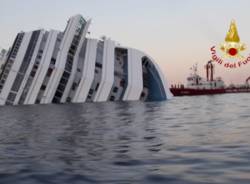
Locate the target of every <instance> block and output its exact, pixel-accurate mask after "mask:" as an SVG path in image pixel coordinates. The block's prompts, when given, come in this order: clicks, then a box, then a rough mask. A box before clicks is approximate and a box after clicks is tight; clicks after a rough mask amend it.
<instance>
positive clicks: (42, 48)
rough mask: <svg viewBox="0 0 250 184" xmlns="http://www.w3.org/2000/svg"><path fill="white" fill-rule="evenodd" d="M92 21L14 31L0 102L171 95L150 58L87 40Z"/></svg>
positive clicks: (77, 20) (0, 84)
mask: <svg viewBox="0 0 250 184" xmlns="http://www.w3.org/2000/svg"><path fill="white" fill-rule="evenodd" d="M90 22H91V20H85V19H84V18H83V17H82V16H81V15H76V16H73V17H71V18H70V19H69V21H68V23H67V26H66V28H65V30H64V31H63V32H61V31H57V30H50V31H46V30H43V29H42V30H35V31H31V32H20V33H18V34H17V36H16V38H15V41H14V43H13V45H12V47H11V49H10V51H9V52H8V55H7V57H6V61H5V62H4V65H3V66H2V71H1V73H0V105H17V104H48V103H66V102H68V103H70V102H71V103H81V102H104V101H130V100H142V101H161V100H167V99H169V98H170V97H171V93H170V91H169V87H168V84H167V81H166V80H165V78H164V75H163V73H162V72H161V70H160V69H159V67H158V65H157V64H156V63H155V62H154V61H153V59H152V58H151V57H149V56H148V55H146V54H145V53H143V52H141V51H139V50H136V49H132V48H127V47H122V46H120V45H119V44H117V43H116V42H114V41H112V40H111V39H107V38H103V39H100V40H99V39H92V38H88V37H87V35H88V28H89V26H90Z"/></svg>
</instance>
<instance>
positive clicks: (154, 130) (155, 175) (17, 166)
mask: <svg viewBox="0 0 250 184" xmlns="http://www.w3.org/2000/svg"><path fill="white" fill-rule="evenodd" d="M0 183H1V184H15V183H18V184H19V183H20V184H54V183H58V184H64V183H66V184H78V183H79V184H82V183H90V184H92V183H105V184H112V183H114V184H137V183H143V184H148V183H164V184H165V183H168V184H182V183H183V184H198V183H202V184H210V183H215V184H216V183H218V184H221V183H223V184H224V183H226V184H235V183H239V184H244V183H250V95H249V94H226V95H215V96H199V97H179V98H173V99H172V100H169V101H166V102H150V103H143V102H123V103H95V104H91V103H86V104H64V105H32V106H15V107H11V106H6V107H0Z"/></svg>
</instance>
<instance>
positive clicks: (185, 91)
mask: <svg viewBox="0 0 250 184" xmlns="http://www.w3.org/2000/svg"><path fill="white" fill-rule="evenodd" d="M170 91H171V92H172V93H173V95H174V96H195V95H216V94H224V93H250V89H249V88H233V89H190V88H170Z"/></svg>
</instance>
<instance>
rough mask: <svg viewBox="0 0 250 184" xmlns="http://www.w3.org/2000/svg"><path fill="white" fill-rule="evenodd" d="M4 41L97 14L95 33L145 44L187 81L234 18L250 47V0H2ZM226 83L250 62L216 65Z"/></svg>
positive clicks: (247, 70)
mask: <svg viewBox="0 0 250 184" xmlns="http://www.w3.org/2000/svg"><path fill="white" fill-rule="evenodd" d="M0 3H1V5H0V47H3V48H9V47H10V46H11V45H12V43H13V40H14V38H15V36H16V34H17V33H18V32H20V31H32V30H35V29H40V28H44V29H47V30H50V29H56V30H61V31H63V30H64V28H65V26H66V24H67V20H68V19H69V17H71V16H73V15H75V14H81V15H83V17H84V18H86V19H90V18H91V19H92V24H91V27H90V37H93V38H100V37H101V36H102V35H105V36H107V37H110V38H111V39H113V40H115V41H117V42H118V43H120V44H121V45H124V46H129V47H133V48H137V49H139V50H142V51H143V52H145V53H147V54H148V55H150V56H151V57H152V58H153V59H154V60H155V62H156V63H157V64H158V65H159V66H160V68H161V69H162V71H163V73H164V75H165V77H166V78H167V80H168V81H169V83H170V84H174V83H185V82H186V77H187V76H188V75H189V74H190V67H191V66H192V65H194V64H195V63H198V69H199V74H200V75H202V76H205V71H204V65H205V64H206V62H207V61H209V60H210V59H211V55H210V47H212V46H213V45H219V44H220V43H222V42H224V39H225V36H226V33H227V31H228V29H229V25H230V22H231V20H232V19H234V20H235V21H236V24H237V27H238V32H239V36H240V38H241V42H243V43H245V44H246V45H247V47H248V48H247V50H246V51H245V52H246V53H247V52H248V53H250V21H249V18H250V11H249V8H250V1H249V0H237V1H236V0H70V1H69V0H1V1H0ZM215 67H216V70H215V75H216V76H221V77H222V78H223V79H224V81H226V82H227V83H231V82H233V83H244V82H245V79H246V78H247V77H249V76H250V63H249V64H248V65H246V66H244V67H240V68H237V69H227V68H224V67H223V66H221V65H216V66H215Z"/></svg>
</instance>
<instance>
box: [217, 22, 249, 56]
mask: <svg viewBox="0 0 250 184" xmlns="http://www.w3.org/2000/svg"><path fill="white" fill-rule="evenodd" d="M220 49H221V50H222V52H223V53H224V57H225V58H243V56H242V55H240V52H241V51H244V50H245V49H246V45H245V44H244V43H240V37H239V34H238V30H237V26H236V23H235V21H234V20H232V21H231V24H230V28H229V31H228V32H227V35H226V38H225V42H224V43H223V44H221V48H220Z"/></svg>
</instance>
